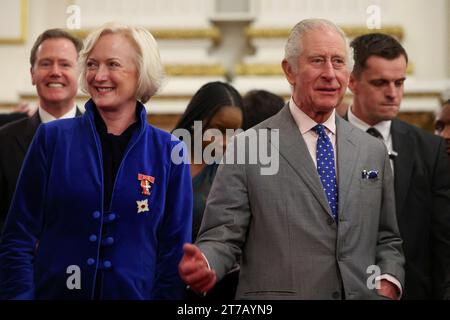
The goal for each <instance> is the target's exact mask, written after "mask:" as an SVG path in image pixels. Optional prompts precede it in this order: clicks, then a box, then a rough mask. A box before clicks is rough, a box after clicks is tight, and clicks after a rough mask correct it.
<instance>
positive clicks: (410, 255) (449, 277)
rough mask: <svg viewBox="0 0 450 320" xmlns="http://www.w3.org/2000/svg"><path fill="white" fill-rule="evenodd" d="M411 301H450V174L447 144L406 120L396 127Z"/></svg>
mask: <svg viewBox="0 0 450 320" xmlns="http://www.w3.org/2000/svg"><path fill="white" fill-rule="evenodd" d="M391 134H392V144H393V149H394V150H395V151H397V152H398V156H397V157H396V158H395V159H394V176H395V179H394V180H395V199H396V204H397V220H398V225H399V228H400V234H401V236H402V238H403V248H404V252H405V257H406V265H405V271H406V273H405V298H407V299H430V298H446V299H450V168H449V166H448V159H447V157H448V156H447V154H446V148H445V141H444V140H443V139H442V138H440V137H437V136H435V135H432V134H430V133H428V132H425V131H424V130H421V129H419V128H417V127H415V126H413V125H410V124H408V123H406V122H403V121H401V120H397V119H395V120H393V121H392V126H391Z"/></svg>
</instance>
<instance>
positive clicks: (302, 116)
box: [289, 97, 336, 135]
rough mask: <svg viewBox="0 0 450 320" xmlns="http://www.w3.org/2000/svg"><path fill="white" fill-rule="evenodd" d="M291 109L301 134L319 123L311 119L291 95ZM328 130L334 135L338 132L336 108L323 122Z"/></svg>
mask: <svg viewBox="0 0 450 320" xmlns="http://www.w3.org/2000/svg"><path fill="white" fill-rule="evenodd" d="M289 110H290V111H291V114H292V117H293V118H294V120H295V123H296V124H297V126H298V128H299V129H300V132H301V134H305V133H306V132H308V131H310V130H311V129H312V128H314V127H315V126H316V125H317V122H316V121H314V120H313V119H311V118H310V117H309V116H308V115H307V114H306V113H304V112H303V111H302V110H301V109H300V108H299V107H298V106H297V105H296V104H295V102H294V99H293V98H292V97H291V99H290V101H289ZM322 124H323V125H324V126H325V127H326V128H327V129H328V131H330V132H331V133H332V134H333V135H335V134H336V110H333V112H332V113H331V116H330V117H329V118H328V119H327V120H326V121H325V122H324V123H322Z"/></svg>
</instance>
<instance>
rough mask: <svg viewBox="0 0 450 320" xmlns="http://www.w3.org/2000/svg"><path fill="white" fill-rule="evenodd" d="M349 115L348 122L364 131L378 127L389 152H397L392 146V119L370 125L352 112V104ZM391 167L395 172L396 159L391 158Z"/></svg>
mask: <svg viewBox="0 0 450 320" xmlns="http://www.w3.org/2000/svg"><path fill="white" fill-rule="evenodd" d="M347 116H348V122H350V123H351V124H352V125H354V126H355V127H357V128H359V129H361V130H363V131H367V129H369V128H375V129H377V130H378V131H379V132H380V133H381V135H382V136H383V142H384V145H385V146H386V148H387V150H388V153H389V154H396V152H395V151H394V149H393V147H392V134H391V124H392V121H391V120H388V121H381V122H378V123H377V124H376V125H374V126H370V125H368V124H367V123H365V122H364V121H362V120H361V119H359V118H357V117H356V116H355V115H354V113H353V112H352V106H350V107H349V108H348V113H347ZM391 169H392V172H394V160H393V159H391Z"/></svg>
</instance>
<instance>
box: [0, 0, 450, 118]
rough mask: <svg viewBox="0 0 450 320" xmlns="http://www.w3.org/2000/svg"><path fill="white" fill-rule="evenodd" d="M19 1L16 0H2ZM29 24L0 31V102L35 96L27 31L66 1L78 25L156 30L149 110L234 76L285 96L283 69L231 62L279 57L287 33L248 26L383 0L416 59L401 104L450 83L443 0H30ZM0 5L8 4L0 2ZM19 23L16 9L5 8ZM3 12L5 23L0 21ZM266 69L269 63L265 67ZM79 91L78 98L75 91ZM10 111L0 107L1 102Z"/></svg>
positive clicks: (356, 16)
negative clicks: (160, 74)
mask: <svg viewBox="0 0 450 320" xmlns="http://www.w3.org/2000/svg"><path fill="white" fill-rule="evenodd" d="M2 1H18V2H20V1H23V0H2ZM25 2H28V11H29V17H28V20H27V22H28V32H27V40H26V41H25V42H24V43H2V42H1V39H0V70H2V72H1V75H0V81H1V84H2V85H1V86H0V105H1V104H5V103H17V102H18V101H19V100H20V99H30V100H35V98H36V97H35V90H34V87H33V86H32V85H31V81H30V76H29V63H28V59H29V51H30V48H31V46H32V43H33V41H34V39H35V38H36V37H37V35H38V34H40V33H41V32H42V31H43V30H45V29H47V28H51V27H66V22H67V19H68V18H69V16H70V14H68V13H67V12H66V10H67V8H68V6H70V5H74V4H75V5H78V6H79V8H80V9H81V20H80V21H81V28H82V29H83V30H89V29H91V28H94V27H97V26H99V25H100V24H102V23H103V22H106V21H111V20H117V21H122V22H125V23H134V24H141V25H144V26H146V27H148V28H149V29H150V30H151V31H152V32H153V31H154V34H155V35H156V37H157V39H158V43H159V45H160V51H161V56H162V59H163V61H164V63H165V64H166V65H167V67H168V71H169V77H168V79H167V84H166V86H165V87H164V89H163V91H162V93H161V96H160V97H158V98H157V99H154V100H153V101H152V102H151V103H150V105H151V107H152V109H153V110H154V111H155V112H162V113H170V112H181V111H182V110H183V109H184V108H185V106H186V104H187V101H188V100H189V97H190V96H191V95H192V94H193V93H194V92H195V90H197V89H198V88H199V87H200V86H201V85H202V84H203V83H205V82H207V81H212V80H217V79H218V80H224V79H225V78H228V79H232V80H233V83H234V84H235V85H236V87H237V88H238V89H240V91H241V92H242V93H245V92H246V91H248V90H250V89H253V88H266V89H269V90H272V91H275V92H276V93H279V94H283V95H289V91H290V88H289V86H288V85H287V82H286V81H285V80H284V78H283V76H281V75H279V74H278V75H277V74H274V73H273V72H272V71H273V70H272V71H271V70H269V69H267V68H266V69H264V70H265V72H266V74H265V75H259V76H254V75H251V74H247V75H245V73H243V72H241V74H239V72H238V71H237V69H236V66H237V65H241V67H242V66H244V67H245V66H246V65H247V66H248V65H251V64H262V65H266V66H267V65H272V66H273V65H275V66H276V65H279V63H280V61H281V59H282V57H283V47H284V42H285V39H286V37H285V35H283V36H281V37H278V38H277V37H266V36H249V35H248V31H247V33H246V30H247V28H248V27H250V28H251V29H250V30H261V29H266V30H271V29H272V30H276V29H278V30H279V29H286V30H287V29H289V28H290V27H292V26H293V25H294V24H295V23H296V22H298V21H299V20H301V19H303V18H307V17H322V18H327V19H330V20H333V21H335V22H336V23H338V24H339V25H341V26H347V27H348V26H349V27H351V28H355V27H357V28H359V27H364V26H365V25H366V22H367V20H368V19H369V22H373V19H372V20H370V18H371V15H372V16H373V11H372V12H369V13H368V12H367V9H368V7H369V6H371V5H377V6H378V7H379V8H380V10H381V11H380V18H381V20H380V22H381V27H386V26H396V27H399V28H400V29H401V30H403V40H402V41H403V44H404V46H405V48H406V49H407V51H408V53H409V56H410V60H411V62H412V65H413V70H414V71H413V74H411V75H410V77H409V79H408V80H407V82H406V91H407V97H406V98H405V103H404V105H403V109H404V110H435V109H436V108H437V107H438V99H437V97H438V95H439V94H440V93H441V92H442V91H445V90H446V89H447V88H450V80H449V79H450V61H449V57H450V54H449V51H450V39H449V32H450V0H432V1H423V0H396V1H391V0H63V1H61V0H28V1H25ZM0 6H1V8H0V10H11V9H8V8H9V7H7V6H4V5H3V4H2V3H1V2H0ZM2 13H3V16H4V19H6V20H5V21H6V25H8V24H7V22H8V19H10V24H11V26H12V25H13V24H14V25H17V21H16V20H17V15H16V14H12V13H11V15H5V14H4V12H3V11H2ZM5 21H3V24H5ZM267 70H268V71H267ZM241 71H242V70H241ZM81 99H84V97H81ZM1 111H7V110H5V109H3V110H0V112H1Z"/></svg>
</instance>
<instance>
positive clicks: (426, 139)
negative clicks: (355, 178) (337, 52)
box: [348, 33, 450, 299]
mask: <svg viewBox="0 0 450 320" xmlns="http://www.w3.org/2000/svg"><path fill="white" fill-rule="evenodd" d="M351 46H352V48H353V49H354V61H355V64H354V68H353V72H352V73H351V75H350V82H349V87H350V89H351V90H352V92H353V95H354V96H353V103H352V105H351V107H350V108H349V111H348V120H349V121H350V123H352V124H353V125H355V126H356V127H358V128H360V129H362V130H365V131H367V132H369V133H370V134H372V135H374V136H376V137H378V138H379V139H380V140H382V141H383V142H384V143H385V145H386V147H387V150H388V152H389V155H390V159H391V166H392V168H393V170H394V185H395V199H396V212H397V220H398V224H399V229H400V235H401V236H402V238H403V248H404V252H405V258H406V265H405V288H404V289H405V290H404V293H403V298H405V299H441V298H447V299H448V298H450V170H449V167H448V162H447V154H446V147H445V142H444V140H443V139H441V138H439V137H437V136H434V135H432V134H430V133H427V132H425V131H424V130H421V129H419V128H417V127H415V126H413V125H410V124H407V123H405V122H403V121H401V120H398V119H396V116H397V114H398V112H399V107H400V103H401V100H402V97H403V83H404V81H405V79H406V67H407V63H408V56H407V53H406V51H405V50H404V48H403V47H402V46H401V44H400V43H399V42H398V41H397V40H395V39H394V38H392V37H391V36H388V35H384V34H379V33H375V34H368V35H363V36H360V37H358V38H356V39H354V40H353V41H352V43H351Z"/></svg>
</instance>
